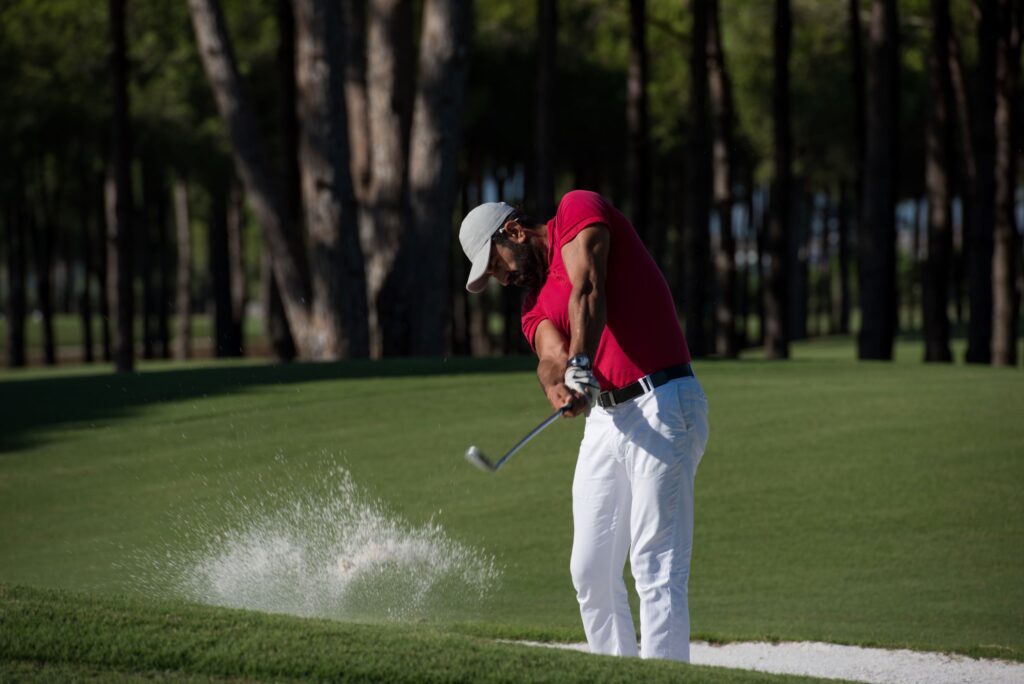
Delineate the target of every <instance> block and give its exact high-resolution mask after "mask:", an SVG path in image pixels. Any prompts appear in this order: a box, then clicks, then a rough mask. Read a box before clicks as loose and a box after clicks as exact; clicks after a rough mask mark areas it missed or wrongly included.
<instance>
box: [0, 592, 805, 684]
mask: <svg viewBox="0 0 1024 684" xmlns="http://www.w3.org/2000/svg"><path fill="white" fill-rule="evenodd" d="M0 627H2V629H0V679H2V680H4V681H23V682H25V681H38V682H52V681H86V680H89V681H96V680H99V681H113V682H140V681H148V682H151V681H174V682H251V681H274V682H281V681H298V680H312V681H360V682H509V681H530V682H559V683H561V682H595V681H605V682H638V681H643V682H710V683H711V684H748V683H753V682H765V683H769V684H770V683H778V684H785V683H787V682H792V683H796V682H812V681H816V680H811V679H806V678H798V677H778V676H770V675H763V674H755V673H750V672H742V671H737V670H727V669H723V668H710V667H690V666H686V665H681V664H679V663H670V662H664V661H662V662H652V661H641V660H639V659H635V658H612V657H593V656H589V655H586V654H583V653H575V652H566V651H556V650H553V649H544V648H536V647H532V648H531V647H527V646H520V645H516V644H508V643H498V642H495V641H494V640H491V639H482V638H479V637H472V636H465V635H458V634H451V633H446V632H444V631H441V630H439V629H437V628H435V627H429V626H427V627H424V626H416V627H414V626H409V625H386V626H385V625H360V624H352V623H342V622H336V621H328V620H310V619H299V618H292V617H286V616H279V615H265V614H261V613H254V612H245V611H237V610H228V609H223V608H209V607H205V606H190V605H181V604H175V603H168V602H159V601H156V602H154V601H144V602H143V601H138V600H125V599H124V598H112V597H89V596H82V595H75V594H67V593H62V592H58V591H54V590H38V589H27V588H9V587H4V586H2V585H0Z"/></svg>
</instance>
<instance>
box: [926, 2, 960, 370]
mask: <svg viewBox="0 0 1024 684" xmlns="http://www.w3.org/2000/svg"><path fill="white" fill-rule="evenodd" d="M931 14H932V37H931V51H930V52H929V54H928V82H929V90H930V95H931V97H930V105H929V107H928V127H927V134H926V139H925V185H926V188H927V192H928V258H927V261H926V262H925V267H924V280H923V282H922V303H923V307H922V316H923V318H924V360H925V361H937V362H945V363H948V362H950V361H952V360H953V355H952V353H951V351H950V348H949V314H948V313H947V308H948V304H949V281H950V276H951V275H952V270H951V258H952V252H953V221H952V214H951V201H952V190H951V179H950V170H951V169H952V168H953V120H952V118H951V114H952V113H951V111H950V110H951V108H952V105H953V85H952V82H951V79H950V69H949V33H950V16H949V0H931Z"/></svg>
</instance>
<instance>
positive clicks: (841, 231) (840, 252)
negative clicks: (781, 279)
mask: <svg viewBox="0 0 1024 684" xmlns="http://www.w3.org/2000/svg"><path fill="white" fill-rule="evenodd" d="M854 207H856V204H854ZM850 211H851V209H850V201H849V194H848V193H847V191H846V184H845V183H844V184H840V186H839V220H838V222H837V226H836V231H837V232H838V235H837V236H836V238H837V240H836V241H837V243H838V244H837V249H836V259H837V261H838V262H839V288H838V292H837V294H838V297H839V302H838V305H837V306H836V309H837V310H838V312H839V320H838V324H837V326H836V328H837V330H838V332H839V334H840V335H847V334H849V332H850ZM854 211H856V208H854Z"/></svg>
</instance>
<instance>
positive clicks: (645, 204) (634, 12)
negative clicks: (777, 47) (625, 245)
mask: <svg viewBox="0 0 1024 684" xmlns="http://www.w3.org/2000/svg"><path fill="white" fill-rule="evenodd" d="M694 11H695V13H696V12H697V11H701V12H705V13H708V14H709V15H710V14H711V11H710V10H709V9H708V8H707V7H705V8H704V9H701V10H698V9H697V8H696V7H695V8H694ZM646 22H647V8H646V1H645V0H629V72H628V80H627V84H626V86H627V87H626V97H627V105H626V107H627V109H626V121H627V125H628V127H629V154H628V157H627V159H628V174H629V189H630V192H629V195H630V198H631V200H632V207H631V209H632V211H631V213H630V219H631V220H632V222H633V227H634V228H636V230H637V232H638V233H639V234H640V236H641V237H642V238H643V241H644V243H645V244H646V245H647V248H648V249H649V250H650V251H651V252H652V253H653V254H659V253H660V250H658V249H657V245H655V244H654V235H653V231H652V226H651V225H650V223H651V222H650V216H649V205H650V185H651V149H650V143H649V139H650V123H649V120H648V116H647V80H648V69H647V31H646V28H647V23H646ZM705 31H706V29H705ZM694 59H696V56H694ZM703 73H704V74H707V66H705V67H704V70H703Z"/></svg>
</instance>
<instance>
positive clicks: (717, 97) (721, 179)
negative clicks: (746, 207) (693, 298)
mask: <svg viewBox="0 0 1024 684" xmlns="http://www.w3.org/2000/svg"><path fill="white" fill-rule="evenodd" d="M721 34H722V31H721V24H720V19H719V9H718V0H710V2H709V8H708V57H709V59H708V66H709V68H708V72H709V86H710V94H711V110H712V112H713V113H714V121H715V126H714V146H713V155H712V158H713V163H714V171H713V174H714V197H715V207H716V208H717V210H718V229H719V235H720V236H721V237H720V238H719V248H718V252H717V253H716V254H715V275H716V279H717V281H718V305H717V309H716V315H715V318H716V321H715V322H716V325H715V351H716V352H717V353H718V355H719V356H722V357H724V358H727V359H734V358H736V357H737V356H738V355H739V347H738V345H737V336H736V239H735V237H734V236H733V227H732V205H733V195H732V186H733V168H734V165H735V164H734V161H733V156H734V155H733V130H732V129H733V106H732V85H731V83H730V82H729V72H728V71H727V70H726V68H725V53H724V48H723V47H722V35H721Z"/></svg>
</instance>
